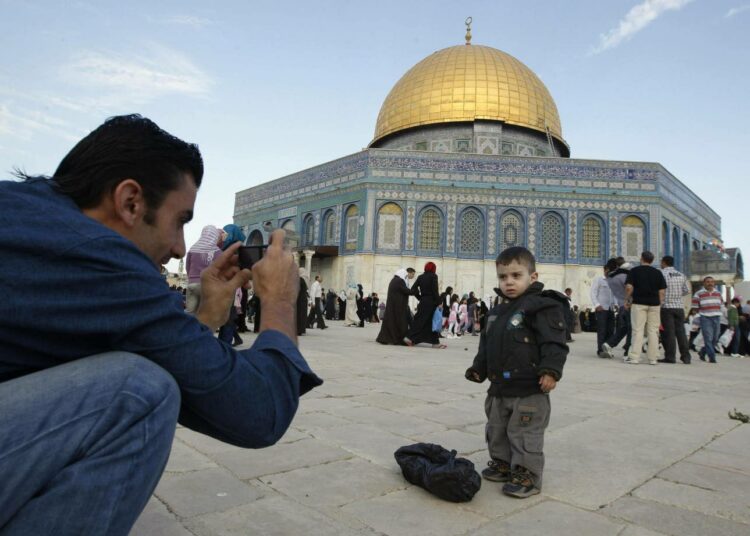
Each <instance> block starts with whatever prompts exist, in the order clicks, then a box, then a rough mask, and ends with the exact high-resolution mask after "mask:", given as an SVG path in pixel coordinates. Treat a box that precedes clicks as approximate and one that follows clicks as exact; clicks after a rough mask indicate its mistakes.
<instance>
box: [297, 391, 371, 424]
mask: <svg viewBox="0 0 750 536" xmlns="http://www.w3.org/2000/svg"><path fill="white" fill-rule="evenodd" d="M313 392H315V391H313ZM367 396H372V395H363V396H358V397H348V398H338V397H335V396H324V397H321V398H312V399H310V400H305V399H304V397H303V399H302V400H303V402H302V403H301V404H300V406H299V409H298V410H297V416H296V417H295V420H296V418H299V415H300V414H302V413H310V412H314V411H325V412H326V413H329V414H331V415H335V414H336V411H337V410H339V409H341V408H350V407H353V406H362V405H367V402H366V401H363V400H362V399H363V398H365V397H367Z"/></svg>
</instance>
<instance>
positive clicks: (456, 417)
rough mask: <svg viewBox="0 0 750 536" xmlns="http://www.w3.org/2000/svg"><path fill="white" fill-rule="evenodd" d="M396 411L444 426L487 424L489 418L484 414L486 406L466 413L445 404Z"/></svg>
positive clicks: (477, 407) (424, 405)
mask: <svg viewBox="0 0 750 536" xmlns="http://www.w3.org/2000/svg"><path fill="white" fill-rule="evenodd" d="M395 411H398V412H399V413H404V414H406V415H412V416H414V417H420V418H422V419H428V420H430V421H433V422H437V423H439V424H442V425H444V426H467V425H469V424H476V423H481V422H485V421H486V420H487V417H486V416H485V414H484V406H480V405H476V407H475V408H474V411H464V410H460V409H456V408H452V407H449V406H445V405H444V404H421V405H419V406H411V407H408V406H406V407H401V408H397V409H396V410H395Z"/></svg>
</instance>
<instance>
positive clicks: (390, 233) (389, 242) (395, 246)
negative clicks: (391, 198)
mask: <svg viewBox="0 0 750 536" xmlns="http://www.w3.org/2000/svg"><path fill="white" fill-rule="evenodd" d="M403 222H404V209H402V208H401V206H400V205H399V204H398V203H393V202H388V203H384V204H383V205H381V207H380V209H378V227H377V232H378V234H377V240H376V242H375V243H376V247H377V248H378V249H386V250H394V251H395V250H401V247H402V244H401V242H402V241H401V237H402V235H403V232H402V230H403V227H404V224H403Z"/></svg>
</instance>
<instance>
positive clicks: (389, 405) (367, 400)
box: [347, 392, 424, 410]
mask: <svg viewBox="0 0 750 536" xmlns="http://www.w3.org/2000/svg"><path fill="white" fill-rule="evenodd" d="M347 400H350V401H352V403H353V404H352V405H361V406H375V407H378V408H383V409H392V410H396V409H400V408H406V407H411V406H418V405H420V404H424V402H423V401H422V400H417V399H416V398H411V397H408V396H399V395H394V394H391V393H380V392H378V393H370V394H368V395H363V396H357V397H353V398H349V399H347Z"/></svg>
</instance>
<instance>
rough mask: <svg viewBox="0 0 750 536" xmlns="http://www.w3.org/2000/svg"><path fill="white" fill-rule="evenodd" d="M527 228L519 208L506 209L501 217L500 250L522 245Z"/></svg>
mask: <svg viewBox="0 0 750 536" xmlns="http://www.w3.org/2000/svg"><path fill="white" fill-rule="evenodd" d="M525 231H526V229H525V225H524V218H523V216H522V215H521V213H520V212H518V211H517V210H506V211H505V212H503V215H502V216H501V218H500V233H499V234H500V251H501V252H502V251H503V250H505V249H508V248H510V247H514V246H522V245H523V244H524V241H525V235H526V232H525Z"/></svg>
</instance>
